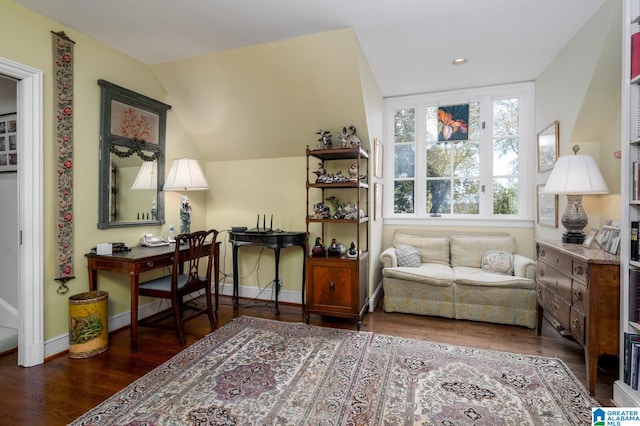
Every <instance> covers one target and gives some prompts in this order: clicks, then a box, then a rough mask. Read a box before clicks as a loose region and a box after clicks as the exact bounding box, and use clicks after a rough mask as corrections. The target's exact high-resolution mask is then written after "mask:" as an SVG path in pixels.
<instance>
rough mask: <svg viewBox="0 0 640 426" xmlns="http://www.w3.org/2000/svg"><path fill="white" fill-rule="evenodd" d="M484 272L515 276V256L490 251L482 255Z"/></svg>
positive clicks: (504, 252)
mask: <svg viewBox="0 0 640 426" xmlns="http://www.w3.org/2000/svg"><path fill="white" fill-rule="evenodd" d="M482 270H483V271H486V272H493V273H495V274H502V275H513V255H512V254H511V253H509V252H506V251H502V250H489V251H487V252H486V253H485V254H483V255H482Z"/></svg>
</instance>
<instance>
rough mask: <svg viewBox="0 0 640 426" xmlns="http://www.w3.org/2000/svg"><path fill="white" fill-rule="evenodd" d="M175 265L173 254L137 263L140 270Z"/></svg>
mask: <svg viewBox="0 0 640 426" xmlns="http://www.w3.org/2000/svg"><path fill="white" fill-rule="evenodd" d="M172 265H173V256H170V257H169V256H165V257H158V258H154V259H149V260H147V261H146V262H144V263H140V264H137V265H136V266H137V267H138V268H139V269H138V270H139V271H140V272H145V271H151V270H153V269H159V268H164V267H167V266H172Z"/></svg>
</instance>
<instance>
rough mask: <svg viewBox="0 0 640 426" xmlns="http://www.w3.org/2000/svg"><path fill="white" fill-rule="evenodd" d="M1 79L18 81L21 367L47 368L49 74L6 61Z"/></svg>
mask: <svg viewBox="0 0 640 426" xmlns="http://www.w3.org/2000/svg"><path fill="white" fill-rule="evenodd" d="M0 74H2V75H4V76H7V77H9V78H12V79H15V80H16V81H17V98H18V102H17V108H16V109H17V115H18V117H19V119H18V121H17V133H18V134H17V140H18V146H19V147H20V149H19V155H18V173H17V183H18V232H19V247H18V287H19V289H20V290H19V296H18V365H21V366H23V367H31V366H34V365H38V364H42V363H43V362H44V340H43V335H44V330H43V328H44V320H43V318H44V317H43V307H44V303H43V270H44V257H43V213H44V211H43V176H42V169H43V128H42V126H43V125H42V123H43V104H42V98H43V82H42V78H43V72H42V71H41V70H38V69H35V68H32V67H29V66H27V65H23V64H19V63H17V62H13V61H10V60H8V59H4V58H0Z"/></svg>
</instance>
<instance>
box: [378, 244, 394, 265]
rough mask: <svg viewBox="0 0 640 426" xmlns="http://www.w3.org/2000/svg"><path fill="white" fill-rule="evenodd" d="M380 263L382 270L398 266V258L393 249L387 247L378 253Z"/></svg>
mask: <svg viewBox="0 0 640 426" xmlns="http://www.w3.org/2000/svg"><path fill="white" fill-rule="evenodd" d="M380 261H381V262H382V267H383V268H395V267H396V266H398V256H397V255H396V249H395V247H389V248H388V249H386V250H385V251H383V252H382V253H380Z"/></svg>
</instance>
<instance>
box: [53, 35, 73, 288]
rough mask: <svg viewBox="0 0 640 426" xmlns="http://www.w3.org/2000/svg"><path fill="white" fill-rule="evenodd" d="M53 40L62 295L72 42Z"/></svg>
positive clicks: (68, 221)
mask: <svg viewBox="0 0 640 426" xmlns="http://www.w3.org/2000/svg"><path fill="white" fill-rule="evenodd" d="M51 34H52V42H53V75H54V80H55V81H54V88H53V90H54V96H53V99H54V108H53V111H54V123H55V137H56V153H57V156H58V159H57V163H56V175H57V207H58V217H57V219H56V259H57V260H56V278H55V279H56V281H58V282H59V283H60V287H59V288H58V290H57V291H58V293H59V294H64V293H66V292H67V291H69V288H68V287H67V281H69V280H70V279H73V278H75V277H74V270H73V45H74V44H75V42H74V41H73V40H71V39H69V38H68V37H67V36H66V34H65V33H64V32H63V31H61V32H58V33H54V32H53V31H52V32H51Z"/></svg>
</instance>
